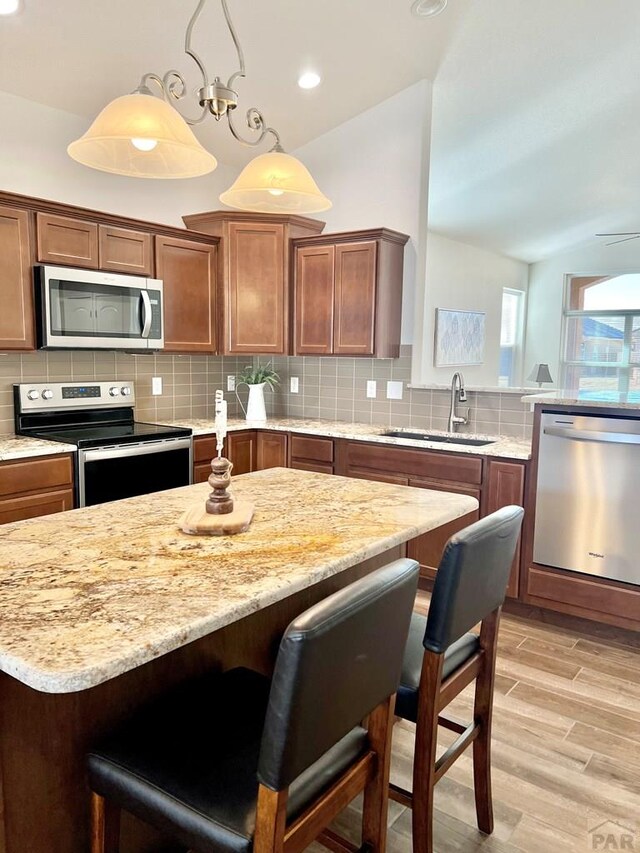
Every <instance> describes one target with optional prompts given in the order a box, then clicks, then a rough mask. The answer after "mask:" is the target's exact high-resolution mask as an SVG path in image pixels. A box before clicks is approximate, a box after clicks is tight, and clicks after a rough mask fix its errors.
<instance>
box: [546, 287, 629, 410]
mask: <svg viewBox="0 0 640 853" xmlns="http://www.w3.org/2000/svg"><path fill="white" fill-rule="evenodd" d="M567 285H568V286H567V306H568V307H567V308H566V310H565V312H564V323H563V326H564V334H563V338H564V343H563V353H564V355H563V365H562V374H563V384H564V385H565V387H566V388H571V389H580V390H586V391H589V390H595V391H603V390H607V391H613V392H616V393H627V392H629V391H638V390H640V274H637V273H633V274H625V275H616V276H609V275H601V276H569V277H568V282H567Z"/></svg>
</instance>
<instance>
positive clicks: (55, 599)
mask: <svg viewBox="0 0 640 853" xmlns="http://www.w3.org/2000/svg"><path fill="white" fill-rule="evenodd" d="M208 492H209V487H208V486H207V484H206V483H203V484H199V485H194V486H187V487H184V488H179V489H174V490H171V491H167V492H162V493H156V494H153V495H149V496H144V497H139V498H131V499H129V500H125V501H117V502H114V503H110V504H102V505H100V506H96V507H91V508H86V509H82V510H75V511H72V512H67V513H64V514H61V515H55V516H49V517H44V518H38V519H32V520H29V521H25V522H19V523H15V524H8V525H5V526H3V527H2V528H0V559H1V576H0V577H1V584H2V594H1V596H0V609H1V611H2V618H1V620H0V669H1V670H2V672H1V673H0V721H1V726H2V728H1V731H2V739H1V757H0V769H1V774H2V775H1V781H2V792H3V793H2V796H3V801H4V802H3V809H2V815H3V818H2V825H1V832H0V850H1V851H3V853H24V851H27V850H28V851H29V853H45V851H46V853H82V851H85V850H86V849H87V845H88V804H89V796H88V790H87V788H86V783H85V771H84V755H85V752H86V750H87V748H88V747H89V746H90V744H92V743H93V742H94V741H95V739H96V738H97V737H99V736H100V735H101V734H102V733H103V732H105V731H107V730H108V729H109V728H111V727H112V726H113V725H114V724H116V723H117V722H119V721H121V720H123V719H125V718H126V717H127V716H128V715H130V714H131V712H132V711H133V710H134V709H136V708H137V707H139V706H140V704H141V703H143V702H144V701H146V700H148V699H150V698H152V697H154V696H156V695H158V694H159V693H161V692H162V691H164V690H166V689H167V688H169V687H171V686H173V685H175V684H177V683H178V682H180V681H181V680H183V679H185V678H187V677H191V676H193V675H197V674H199V673H201V672H203V671H204V670H207V669H211V668H222V669H225V668H228V667H232V666H237V665H245V666H250V667H252V668H254V669H256V670H259V671H262V672H266V673H269V672H270V670H271V667H272V665H273V660H274V655H275V650H276V648H277V643H278V641H279V637H280V636H281V634H282V632H283V631H284V629H285V627H286V625H287V624H288V623H289V621H290V620H291V619H292V618H293V617H294V616H295V615H297V614H299V613H300V612H302V611H303V610H304V609H305V608H307V607H308V606H310V605H311V604H312V603H314V602H316V601H318V600H320V599H322V598H323V597H325V596H327V595H329V594H330V593H331V592H333V591H335V590H336V589H339V588H341V587H343V586H345V585H346V584H348V583H349V582H351V581H352V580H355V579H356V578H358V577H361V576H362V575H363V574H365V573H367V572H369V571H371V570H372V569H374V568H376V567H378V566H380V565H383V564H385V563H387V562H389V561H391V560H392V559H395V558H397V557H399V556H401V555H402V554H403V553H404V546H405V543H406V542H407V541H408V540H410V539H413V538H414V537H416V536H419V535H421V534H424V533H427V532H428V531H431V530H434V529H435V528H438V527H440V526H442V525H445V524H448V523H450V522H451V521H453V520H455V519H461V518H465V517H468V519H469V521H471V520H472V519H473V518H474V517H475V513H476V512H477V507H478V503H477V501H476V500H475V499H474V498H472V497H468V496H465V495H454V494H449V493H443V492H436V491H428V490H424V489H410V488H406V487H399V486H392V485H387V484H384V483H374V482H367V481H361V480H355V479H347V478H342V477H329V476H326V475H322V474H315V473H308V472H302V471H294V470H289V469H271V470H268V471H262V472H258V473H254V474H248V475H245V476H242V477H238V478H236V479H235V480H234V483H233V493H234V496H235V497H236V498H239V499H243V500H247V499H250V500H251V501H252V502H253V503H255V505H256V514H255V518H254V521H253V523H252V525H251V527H250V528H249V530H248V531H247V532H246V533H244V534H241V535H238V536H232V537H195V536H190V535H187V534H184V533H182V532H181V531H180V530H179V529H178V526H177V521H178V519H179V518H180V516H181V514H182V512H183V511H184V510H185V509H186V508H187V507H189V506H190V505H192V504H193V503H194V501H195V502H196V503H197V502H198V501H204V500H205V499H206V497H207V494H208ZM170 736H171V732H167V737H170ZM148 833H149V830H148V829H147V828H146V827H142V826H141V825H138V824H136V822H135V821H134V820H133V819H131V820H130V821H125V822H124V824H123V831H122V836H123V837H122V848H121V849H122V851H123V853H134V851H135V853H141V851H144V850H148V849H150V847H149V844H150V843H151V841H150V839H149V835H148Z"/></svg>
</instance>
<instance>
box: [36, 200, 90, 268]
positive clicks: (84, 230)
mask: <svg viewBox="0 0 640 853" xmlns="http://www.w3.org/2000/svg"><path fill="white" fill-rule="evenodd" d="M36 234H37V243H36V256H37V259H38V261H40V262H41V263H45V264H60V265H64V266H73V267H86V268H87V269H94V270H95V269H98V267H99V251H98V226H97V224H96V223H95V222H87V221H85V220H83V219H74V218H73V217H70V216H56V215H55V214H51V213H41V212H38V213H37V214H36Z"/></svg>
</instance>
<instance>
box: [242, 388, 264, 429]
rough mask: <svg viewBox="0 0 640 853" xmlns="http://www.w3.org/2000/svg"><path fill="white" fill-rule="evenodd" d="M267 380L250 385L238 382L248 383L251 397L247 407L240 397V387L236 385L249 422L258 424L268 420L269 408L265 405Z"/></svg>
mask: <svg viewBox="0 0 640 853" xmlns="http://www.w3.org/2000/svg"><path fill="white" fill-rule="evenodd" d="M265 384H266V383H265V382H261V383H260V384H259V385H249V384H247V383H246V382H241V383H238V385H246V386H247V388H248V389H249V399H248V401H247V408H246V409H245V407H244V406H243V405H242V400H241V399H240V395H239V394H238V387H237V386H236V397H237V398H238V401H239V402H240V406H241V408H242V411H243V412H244V415H245V420H246V421H247V423H248V422H249V421H251V423H256V424H264V423H266V422H267V410H266V409H265V405H264V386H265Z"/></svg>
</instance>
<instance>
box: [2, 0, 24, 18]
mask: <svg viewBox="0 0 640 853" xmlns="http://www.w3.org/2000/svg"><path fill="white" fill-rule="evenodd" d="M19 8H20V0H0V15H13V13H14V12H17V11H18V9H19Z"/></svg>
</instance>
